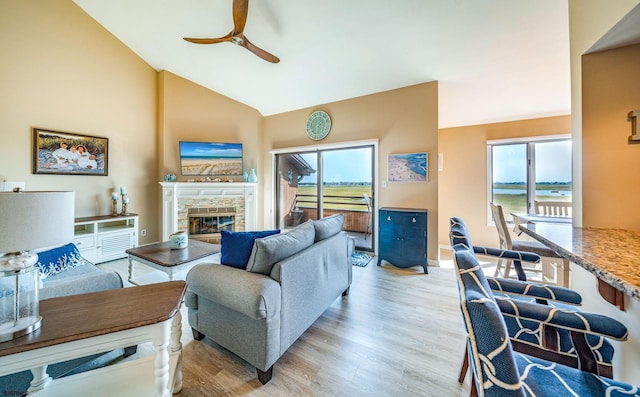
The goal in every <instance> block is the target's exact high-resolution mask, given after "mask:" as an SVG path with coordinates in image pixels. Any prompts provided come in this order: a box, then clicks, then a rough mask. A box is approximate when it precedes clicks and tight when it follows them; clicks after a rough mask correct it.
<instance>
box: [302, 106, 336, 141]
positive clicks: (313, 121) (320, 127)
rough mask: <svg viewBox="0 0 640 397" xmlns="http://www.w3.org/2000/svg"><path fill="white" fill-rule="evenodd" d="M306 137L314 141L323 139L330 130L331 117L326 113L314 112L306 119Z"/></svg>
mask: <svg viewBox="0 0 640 397" xmlns="http://www.w3.org/2000/svg"><path fill="white" fill-rule="evenodd" d="M306 128H307V135H308V136H309V138H311V139H313V140H314V141H319V140H321V139H324V137H326V136H327V135H329V131H330V130H331V117H329V115H328V114H327V112H323V111H322V110H316V111H315V112H313V113H311V114H310V115H309V117H308V118H307V127H306Z"/></svg>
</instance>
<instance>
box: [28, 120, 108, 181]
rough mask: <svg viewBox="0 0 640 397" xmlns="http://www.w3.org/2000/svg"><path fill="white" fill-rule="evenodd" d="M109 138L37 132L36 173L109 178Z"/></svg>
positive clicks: (36, 129) (34, 152)
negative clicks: (107, 176)
mask: <svg viewBox="0 0 640 397" xmlns="http://www.w3.org/2000/svg"><path fill="white" fill-rule="evenodd" d="M108 154H109V139H108V138H101V137H97V136H91V135H83V134H74V133H71V132H60V131H51V130H44V129H41V128H34V129H33V173H34V174H58V175H101V176H106V175H108V169H109V167H108V159H109V156H108Z"/></svg>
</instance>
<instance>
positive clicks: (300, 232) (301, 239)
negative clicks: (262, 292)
mask: <svg viewBox="0 0 640 397" xmlns="http://www.w3.org/2000/svg"><path fill="white" fill-rule="evenodd" d="M315 235H316V231H315V227H314V226H313V222H312V221H307V222H305V223H303V224H301V225H299V226H296V227H295V228H293V229H291V230H290V231H289V232H287V233H282V234H276V235H273V236H269V237H263V238H258V239H256V241H255V243H254V244H253V251H252V252H251V256H250V257H249V262H248V263H247V270H248V271H250V272H253V273H261V274H266V275H269V274H270V273H271V269H272V268H273V265H274V264H275V263H276V262H279V261H281V260H283V259H285V258H288V257H290V256H291V255H293V254H295V253H297V252H300V251H302V250H303V249H305V248H307V247H310V246H311V245H313V243H314V240H315Z"/></svg>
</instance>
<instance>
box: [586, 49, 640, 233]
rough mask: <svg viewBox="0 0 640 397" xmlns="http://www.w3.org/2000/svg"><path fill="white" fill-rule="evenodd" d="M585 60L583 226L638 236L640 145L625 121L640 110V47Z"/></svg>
mask: <svg viewBox="0 0 640 397" xmlns="http://www.w3.org/2000/svg"><path fill="white" fill-rule="evenodd" d="M582 59H583V62H582V156H583V159H585V161H584V162H583V163H582V176H583V181H582V184H583V190H582V194H583V208H584V213H583V224H584V226H593V227H615V228H622V229H629V230H635V231H640V212H638V211H635V210H634V209H635V207H636V206H637V205H638V197H640V173H639V171H640V144H629V143H628V137H629V135H631V123H630V122H628V121H627V114H628V113H629V111H631V110H640V80H639V79H638V78H639V77H640V75H639V74H638V71H639V70H640V45H635V46H628V47H623V48H619V49H614V50H609V51H604V52H599V53H594V54H589V55H585V56H583V58H582Z"/></svg>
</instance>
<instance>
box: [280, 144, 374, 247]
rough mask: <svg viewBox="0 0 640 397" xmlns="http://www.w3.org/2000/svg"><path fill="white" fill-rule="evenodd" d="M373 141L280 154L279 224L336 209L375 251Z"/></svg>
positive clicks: (351, 231)
mask: <svg viewBox="0 0 640 397" xmlns="http://www.w3.org/2000/svg"><path fill="white" fill-rule="evenodd" d="M373 167H374V147H373V146H369V145H368V146H359V147H349V148H336V149H326V150H315V151H309V152H295V153H285V154H277V155H276V175H277V176H278V177H277V180H276V201H277V206H276V226H277V227H278V228H280V229H287V228H292V227H295V226H296V225H299V224H300V223H302V222H306V221H307V220H309V219H320V218H324V217H327V216H331V215H334V214H338V213H339V214H343V215H344V217H345V225H344V230H345V231H346V232H347V233H349V235H351V236H352V237H353V238H354V239H355V242H356V248H358V249H360V250H368V251H373V247H374V244H373V236H374V235H375V233H374V230H375V227H374V224H373V220H374V216H373V208H374V205H373V200H374V192H373V188H372V187H373V186H374V183H373V182H374V181H373V175H374V172H373V169H374V168H373Z"/></svg>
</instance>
